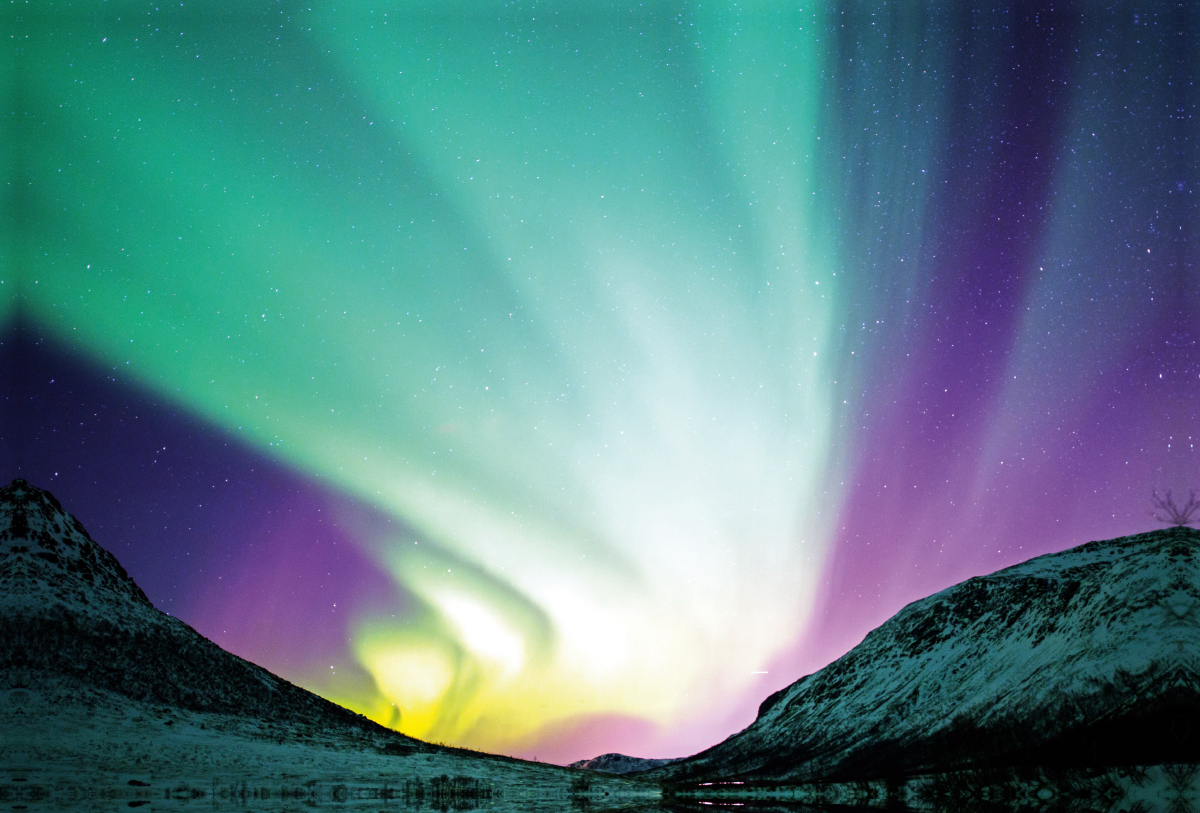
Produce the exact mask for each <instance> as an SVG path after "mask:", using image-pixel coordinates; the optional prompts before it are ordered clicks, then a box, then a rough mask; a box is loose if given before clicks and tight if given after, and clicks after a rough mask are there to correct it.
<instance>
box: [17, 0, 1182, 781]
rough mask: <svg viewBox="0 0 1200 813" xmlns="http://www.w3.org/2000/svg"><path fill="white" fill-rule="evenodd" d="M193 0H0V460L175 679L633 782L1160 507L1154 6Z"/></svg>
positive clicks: (1174, 149)
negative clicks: (115, 564) (873, 648)
mask: <svg viewBox="0 0 1200 813" xmlns="http://www.w3.org/2000/svg"><path fill="white" fill-rule="evenodd" d="M236 5H237V6H238V10H237V11H233V10H230V9H232V8H233V7H232V6H231V5H227V6H225V8H226V11H225V12H224V13H223V14H216V13H211V12H209V11H206V10H205V9H206V8H207V7H205V6H202V5H201V4H193V3H192V2H185V3H183V4H179V3H178V2H170V3H163V4H161V5H155V4H154V3H148V2H140V0H139V2H133V0H112V2H108V3H86V4H75V5H71V4H69V3H68V4H55V3H50V2H42V3H38V4H37V5H36V6H29V5H20V4H14V5H12V6H9V7H6V8H4V9H3V10H0V19H2V20H3V28H4V30H5V31H6V32H10V33H11V36H12V40H11V41H12V43H14V45H13V46H11V47H10V49H9V50H8V52H7V53H6V54H5V55H4V56H3V60H4V62H3V73H2V74H0V76H2V77H3V79H2V81H3V82H4V84H5V86H4V87H3V88H0V91H2V92H3V93H4V96H5V98H6V99H8V100H9V101H8V103H7V104H6V106H5V115H4V120H3V127H4V131H3V135H2V137H0V143H2V144H3V145H4V146H3V150H4V155H3V160H0V166H3V167H4V170H3V171H4V173H5V179H4V180H5V192H4V194H5V198H4V222H5V227H4V229H3V244H2V245H0V251H2V254H0V260H2V264H0V341H2V344H0V371H2V375H3V379H2V383H3V404H2V409H3V413H2V418H3V420H2V421H0V440H2V443H0V463H2V464H3V467H2V469H0V475H3V477H4V479H5V481H7V480H8V479H11V478H12V477H18V476H19V477H24V478H26V479H28V480H29V481H30V482H32V483H34V484H35V485H39V486H41V487H44V488H48V489H50V490H51V491H52V492H53V493H54V494H55V495H56V496H57V497H58V498H59V499H60V500H61V501H62V502H63V504H64V505H65V506H66V508H67V509H68V510H70V511H71V512H72V513H74V514H75V515H76V516H77V517H78V518H79V519H80V520H81V521H82V522H83V524H84V525H85V526H86V527H87V529H88V531H89V532H90V533H91V535H92V536H93V538H95V539H96V541H97V542H99V543H100V544H101V545H103V546H104V547H106V548H108V549H109V550H111V551H112V552H113V553H114V554H115V555H116V556H117V558H118V559H119V560H120V561H121V563H122V564H123V565H124V566H125V567H126V569H127V570H128V571H129V572H130V574H131V575H132V576H133V577H134V578H135V579H136V580H137V582H138V583H139V584H140V585H141V586H142V588H143V589H144V590H145V591H146V593H147V595H148V596H149V597H150V599H151V600H152V601H153V602H154V603H155V605H156V606H158V607H159V608H161V609H163V610H165V611H166V612H169V613H171V614H173V615H175V616H178V617H179V618H181V619H183V620H184V621H186V622H187V623H189V624H191V625H192V626H193V627H195V628H196V629H197V630H198V631H199V632H200V633H202V634H204V635H206V636H208V637H210V638H211V639H213V640H214V641H216V642H217V643H218V644H220V645H221V646H223V647H225V648H226V649H229V650H230V651H232V652H235V653H236V654H238V655H241V656H242V657H245V658H247V659H249V660H251V661H254V662H256V663H259V664H262V665H263V666H265V667H267V668H268V669H270V670H272V671H274V672H276V673H278V674H280V675H282V676H283V677H285V678H287V679H289V680H291V681H293V682H295V683H298V684H300V685H302V686H304V687H306V688H309V689H311V690H313V691H315V692H318V693H319V694H321V695H323V696H325V697H328V698H330V699H332V700H334V701H336V702H339V703H342V704H344V705H347V706H349V707H350V708H352V709H354V710H356V711H359V712H362V713H364V714H366V715H368V716H370V717H371V718H372V719H375V720H377V721H379V722H381V723H384V724H387V725H392V726H393V727H397V728H399V729H400V730H401V731H404V732H405V733H409V734H413V735H415V736H419V737H423V738H426V739H431V740H435V741H440V742H446V743H452V744H458V745H465V746H470V747H475V748H483V749H487V750H491V751H498V752H502V753H507V754H514V755H518V756H525V757H534V756H536V757H538V758H539V759H541V760H543V761H557V762H563V761H568V760H573V759H579V758H583V757H590V756H595V755H597V754H600V753H603V752H606V751H621V752H624V753H627V754H633V755H637V756H681V755H684V754H689V753H693V752H695V751H698V750H700V749H701V748H704V747H706V746H708V745H711V744H713V743H715V742H717V741H718V740H720V739H722V738H723V737H725V736H728V735H729V734H731V733H733V732H734V731H736V730H738V729H740V728H741V727H743V726H745V725H747V724H748V723H749V722H750V721H751V720H752V719H753V717H754V713H755V710H756V708H757V706H758V704H759V703H760V702H761V701H762V700H763V699H764V698H765V697H766V696H767V695H768V694H769V693H770V692H772V691H774V690H776V689H778V688H781V687H783V686H785V685H787V684H789V683H791V682H792V681H794V680H795V679H797V678H798V677H800V676H801V675H803V674H806V673H808V672H811V671H813V670H815V669H817V668H820V667H821V666H823V665H824V664H826V663H828V662H829V661H831V660H832V659H834V658H836V657H837V656H839V655H840V654H842V653H844V652H845V651H846V650H848V649H849V648H850V647H851V646H853V645H854V644H856V643H857V642H858V641H860V640H861V639H862V636H863V635H864V634H865V633H866V632H867V631H868V630H870V629H871V628H873V627H874V626H876V625H878V624H879V623H881V622H882V621H883V620H885V619H886V618H887V617H889V616H890V615H891V614H893V613H894V612H896V611H897V610H898V609H899V608H900V607H901V606H903V605H904V604H905V603H907V602H909V601H912V600H915V599H918V598H921V597H923V596H926V595H928V594H930V593H931V592H934V591H936V590H939V589H942V588H944V587H947V586H949V585H951V584H953V583H955V582H958V581H960V580H962V579H964V578H967V577H970V576H974V575H979V574H982V573H987V572H990V571H992V570H995V569H997V568H1000V567H1004V566H1007V565H1011V564H1014V563H1016V562H1019V561H1022V560H1024V559H1027V558H1029V557H1031V556H1034V555H1038V554H1042V553H1048V552H1052V551H1058V550H1062V549H1064V548H1067V547H1071V546H1074V545H1077V544H1081V543H1083V542H1086V541H1089V540H1092V539H1103V538H1110V537H1114V536H1119V535H1123V534H1129V533H1137V532H1141V531H1145V530H1150V529H1153V528H1155V527H1158V523H1156V522H1155V520H1154V519H1152V518H1151V517H1150V514H1149V512H1150V510H1151V507H1152V506H1151V493H1152V492H1154V491H1156V490H1157V492H1158V493H1159V494H1160V495H1161V494H1163V493H1164V492H1165V491H1166V490H1167V489H1172V491H1173V493H1175V494H1176V495H1179V494H1183V495H1185V496H1186V493H1187V491H1188V489H1190V488H1200V467H1198V465H1197V463H1198V461H1200V455H1198V454H1197V452H1196V450H1195V449H1194V442H1195V440H1196V438H1197V436H1200V350H1198V348H1197V339H1198V338H1200V277H1198V275H1197V268H1196V258H1197V243H1196V236H1197V230H1198V228H1200V218H1198V210H1197V207H1196V204H1195V201H1194V198H1193V194H1194V190H1195V188H1196V185H1197V182H1198V181H1200V177H1198V175H1200V157H1198V156H1197V152H1196V146H1195V144H1196V139H1197V136H1198V135H1200V132H1198V129H1197V125H1196V123H1195V119H1194V116H1195V114H1196V100H1197V94H1198V91H1197V89H1196V87H1195V85H1194V82H1193V77H1194V76H1195V75H1197V74H1198V73H1200V71H1198V68H1200V65H1198V64H1197V63H1198V62H1200V47H1197V45H1196V42H1197V37H1200V11H1197V9H1196V8H1195V7H1194V6H1193V5H1192V4H1181V6H1179V7H1174V6H1173V5H1172V4H1166V3H1145V4H1140V5H1139V4H1131V5H1122V6H1119V7H1118V8H1117V9H1116V10H1113V11H1109V12H1106V13H1097V14H1086V15H1084V14H1080V13H1078V12H1077V11H1073V10H1071V9H1070V8H1069V6H1067V5H1062V6H1057V7H1056V10H1055V11H1046V10H1045V9H1042V10H1041V11H1040V12H1039V11H1037V9H1038V8H1039V7H1041V6H1043V5H1044V4H1042V3H1029V4H1025V5H1021V4H1018V5H1017V6H1014V7H1013V8H1012V9H1010V10H1009V11H1005V12H997V13H989V14H967V13H963V12H962V11H961V10H960V9H958V8H957V7H955V6H947V7H944V8H936V9H930V10H927V11H926V12H924V13H923V14H913V13H904V12H902V11H897V9H896V8H895V7H894V5H887V4H884V3H882V2H881V3H875V4H866V3H862V4H845V5H841V4H837V3H831V4H828V5H821V4H810V3H803V4H798V3H794V4H789V5H790V7H792V8H793V9H794V10H792V11H788V12H786V13H784V12H779V11H778V6H779V5H781V4H776V3H762V4H754V3H750V4H744V5H748V6H749V7H750V8H749V10H746V9H745V8H743V7H742V6H741V5H735V4H733V3H711V4H710V3H704V4H698V3H665V2H663V3H654V2H648V3H628V4H608V3H583V2H568V1H567V0H563V2H541V3H520V2H517V3H499V2H492V0H478V1H477V2H468V1H467V0H463V2H461V3H450V2H444V0H443V1H442V2H436V3H435V2H429V3H424V2H420V0H414V2H409V3H399V2H397V3H390V4H389V3H381V4H372V3H369V2H364V0H349V1H348V2H340V3H331V2H326V1H325V0H320V2H306V3H303V4H300V3H291V2H278V3H276V2H258V3H254V2H247V3H238V4H236ZM756 5H758V6H759V7H758V8H755V6H756ZM930 5H931V6H932V5H934V4H930ZM964 5H965V4H964ZM900 6H901V7H902V9H907V10H909V11H911V7H910V5H909V4H900Z"/></svg>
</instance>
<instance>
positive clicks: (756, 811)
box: [0, 776, 1200, 813]
mask: <svg viewBox="0 0 1200 813" xmlns="http://www.w3.org/2000/svg"><path fill="white" fill-rule="evenodd" d="M138 808H140V809H143V810H146V811H150V810H188V811H247V813H267V812H268V811H269V812H270V813H311V811H314V810H327V811H347V813H351V812H352V811H381V812H382V811H396V812H397V813H400V812H401V811H404V812H405V813H408V811H413V813H416V811H428V812H430V813H432V812H433V811H437V813H447V811H463V812H464V813H466V812H469V811H488V812H489V813H517V812H518V811H520V812H521V813H609V812H610V811H612V813H618V811H619V813H713V811H714V810H715V809H718V808H736V809H737V813H834V811H842V813H850V811H868V810H874V811H878V810H888V811H900V813H904V812H905V811H909V812H910V813H967V812H969V811H979V813H1001V812H1002V811H1004V812H1008V811H1012V813H1018V811H1019V812H1020V813H1200V804H1197V800H1196V799H1195V798H1192V797H1191V795H1190V794H1183V795H1167V796H1163V797H1161V798H1157V799H1154V798H1149V799H1148V798H1142V799H1138V800H1136V801H1134V800H1131V799H1129V798H1121V799H1118V798H1096V797H1095V796H1092V795H1089V796H1088V797H1085V798H1065V797H1062V796H1059V797H1058V798H1056V799H1053V800H1031V799H1028V798H1026V799H1021V800H1018V799H1011V798H1010V799H998V798H990V799H989V798H962V797H960V798H956V799H953V800H949V799H943V800H929V801H928V802H927V803H923V804H921V805H919V806H917V807H912V806H908V805H906V804H903V803H901V802H899V801H898V800H896V799H890V800H882V799H881V800H879V801H877V802H875V803H873V804H870V805H867V806H853V805H812V804H806V803H801V802H786V801H762V800H757V801H756V800H744V801H738V800H732V799H722V800H701V799H680V798H666V799H660V800H653V801H650V800H648V799H647V798H646V797H645V796H641V797H627V798H614V797H613V796H611V795H609V794H607V793H603V792H600V793H592V792H570V793H567V792H558V793H549V794H547V793H545V792H544V789H539V788H532V787H523V786H520V787H509V788H503V789H497V788H493V787H491V786H489V785H487V784H486V783H481V782H480V781H478V780H476V779H472V778H469V777H448V776H443V777H437V778H434V779H433V780H429V781H422V780H419V779H410V780H401V781H382V780H381V781H380V782H379V783H377V784H349V783H342V782H329V781H319V780H307V781H300V780H299V779H296V780H293V781H283V782H281V781H280V780H279V779H278V778H277V777H276V778H274V779H270V780H262V781H254V780H251V779H236V780H233V779H226V780H221V779H212V780H209V781H207V782H195V781H174V782H172V781H168V780H154V781H143V780H139V779H131V780H128V781H126V782H125V783H123V784H120V785H111V786H107V787H94V786H92V787H85V786H81V785H74V784H71V783H69V782H61V783H55V784H37V783H32V782H31V783H24V784H22V783H19V782H16V783H9V784H7V785H4V786H0V810H27V811H62V813H99V812H100V811H104V812H105V813H112V812H113V811H128V810H130V809H138Z"/></svg>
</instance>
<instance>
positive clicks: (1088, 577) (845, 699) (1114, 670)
mask: <svg viewBox="0 0 1200 813" xmlns="http://www.w3.org/2000/svg"><path fill="white" fill-rule="evenodd" d="M1198 550H1200V532H1198V531H1195V530H1192V529H1189V528H1171V529H1167V530H1163V531H1157V532H1153V533H1146V534H1140V535H1138V536H1130V537H1122V538H1119V539H1112V540H1107V541H1100V542H1091V543H1089V544H1086V545H1082V546H1080V547H1077V548H1073V549H1071V550H1068V551H1064V552H1062V553H1056V554H1050V555H1047V556H1041V557H1038V558H1036V559H1032V560H1030V561H1027V562H1024V563H1022V564H1019V565H1016V566H1014V567H1010V568H1007V569H1005V570H1001V571H998V572H996V573H993V574H991V575H988V576H982V577H979V578H974V579H970V580H968V581H965V582H963V583H961V584H958V585H955V586H954V587H951V588H949V589H947V590H944V591H942V592H940V593H937V594H935V595H933V596H930V597H929V598H926V599H923V600H921V601H917V602H914V603H912V604H910V605H908V606H907V607H905V608H904V609H902V610H901V611H900V612H899V613H897V614H896V615H895V616H893V617H892V618H891V619H889V620H888V621H887V622H885V623H884V624H883V625H882V626H880V627H879V628H877V629H876V630H874V631H872V632H871V633H870V634H868V635H867V637H866V638H865V639H864V640H863V642H862V643H861V644H859V645H858V646H857V647H855V648H854V649H852V650H851V651H850V652H849V653H847V654H846V655H845V656H843V657H842V658H840V659H839V660H837V661H835V662H834V663H832V664H830V665H829V666H827V667H826V668H824V669H822V670H820V671H819V672H816V673H814V674H812V675H809V676H807V677H804V678H802V679H800V680H799V681H797V682H796V683H793V684H792V685H791V686H789V687H787V688H785V689H783V690H781V691H780V692H777V693H776V694H774V695H772V696H771V697H769V698H767V700H766V701H765V702H764V703H763V704H762V706H761V707H760V709H759V715H758V719H757V720H755V722H754V723H753V724H751V725H750V726H749V727H748V728H747V729H745V730H744V731H742V732H740V733H738V734H735V735H734V736H732V737H730V738H729V739H727V740H725V741H724V742H722V743H720V744H719V745H716V746H714V747H713V748H710V749H708V750H707V751H704V752H702V753H700V754H697V755H696V756H694V757H690V758H688V759H686V760H682V761H679V762H676V763H673V764H671V765H668V766H664V767H663V768H659V769H657V770H654V771H650V772H648V773H646V774H642V776H644V777H647V778H651V777H653V778H655V779H666V780H669V781H674V782H687V781H699V780H714V779H725V780H730V779H741V780H767V781H812V780H851V779H864V778H879V777H898V776H909V775H914V774H919V773H940V772H947V771H954V770H961V769H964V768H973V767H988V768H997V767H1018V766H1050V767H1061V768H1076V767H1101V766H1120V765H1149V764H1164V763H1172V762H1200V558H1198Z"/></svg>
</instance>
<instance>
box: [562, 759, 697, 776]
mask: <svg viewBox="0 0 1200 813" xmlns="http://www.w3.org/2000/svg"><path fill="white" fill-rule="evenodd" d="M674 761H675V760H673V759H643V758H641V757H627V756H625V755H624V754H601V755H600V756H598V757H592V758H591V759H581V760H579V761H578V762H572V763H571V765H570V767H572V768H579V769H580V770H584V771H603V772H604V773H615V774H630V773H640V772H641V771H649V770H652V769H653V768H659V767H662V766H663V765H666V764H668V763H670V762H674Z"/></svg>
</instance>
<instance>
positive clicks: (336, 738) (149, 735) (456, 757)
mask: <svg viewBox="0 0 1200 813" xmlns="http://www.w3.org/2000/svg"><path fill="white" fill-rule="evenodd" d="M0 772H3V774H4V777H6V778H3V780H2V781H0V801H4V802H6V803H7V802H8V801H17V802H21V803H24V806H25V807H28V806H29V804H31V803H37V804H36V805H35V807H37V809H42V808H44V809H48V810H51V809H59V808H60V807H61V806H62V805H64V804H67V803H72V804H73V802H72V801H71V800H78V799H79V798H89V799H94V798H97V793H100V791H98V790H97V789H103V788H106V787H108V788H110V789H111V788H112V787H113V785H112V783H113V782H114V781H116V780H117V779H120V780H121V781H120V782H119V783H118V786H119V789H121V792H122V793H125V794H126V795H128V794H130V793H135V792H136V793H141V794H143V796H144V794H145V793H147V792H148V791H144V790H139V789H144V788H148V787H151V786H153V785H154V783H158V785H157V786H156V790H155V793H156V795H155V797H154V798H157V799H159V800H160V801H162V800H163V799H164V798H169V799H177V800H181V801H183V802H186V801H187V800H189V799H191V800H197V799H201V798H208V797H210V796H211V797H212V798H213V800H214V801H215V800H216V798H217V796H218V795H219V796H220V797H221V798H226V797H229V798H239V796H238V794H244V793H246V792H248V790H247V789H248V788H249V789H250V790H252V791H253V794H254V798H255V799H259V800H289V799H290V800H301V799H304V800H307V801H308V802H311V803H313V804H319V803H322V802H328V801H331V800H332V801H345V800H346V799H347V798H350V797H351V796H353V798H359V799H372V800H374V799H392V798H396V799H401V800H404V801H406V803H409V804H418V805H420V804H432V805H433V806H435V807H440V809H446V808H447V807H450V806H453V807H455V809H467V808H469V807H472V806H474V805H475V804H476V803H479V802H480V800H487V801H488V804H490V805H494V804H495V802H496V800H497V799H501V798H504V799H508V800H510V801H512V802H514V803H515V802H520V806H521V807H522V808H523V809H524V808H531V809H532V808H536V807H537V800H539V799H540V800H542V801H547V800H549V801H548V804H550V807H551V808H552V809H554V810H559V809H562V807H563V805H564V804H566V802H564V800H567V799H571V800H574V802H579V801H582V802H587V800H588V799H592V798H603V797H609V800H610V801H611V800H615V799H616V798H618V797H620V798H631V799H632V798H645V797H651V796H656V795H657V793H658V789H657V787H653V786H648V785H645V784H640V783H634V782H631V781H628V780H623V779H620V778H618V777H603V776H597V775H594V774H586V773H583V772H580V771H573V770H569V769H566V768H560V767H557V766H550V765H542V764H539V763H532V762H525V761H522V760H517V759H512V758H509V757H502V756H496V755H491V754H482V753H478V752H473V751H466V750H462V749H456V748H448V747H443V746H436V745H431V744H429V743H424V742H420V741H418V740H415V739H412V738H410V737H406V736H404V735H402V734H399V733H397V732H395V731H391V730H389V729H387V728H384V727H383V726H380V725H377V724H375V723H373V722H371V721H370V720H368V719H366V718H365V717H362V716H360V715H358V714H355V713H354V712H351V711H349V710H348V709H345V708H342V707H341V706H338V705H336V704H334V703H331V702H329V701H327V700H325V699H323V698H321V697H318V696H317V695H314V694H312V693H311V692H308V691H306V690H304V689H302V688H300V687H298V686H295V685H293V684H291V683H289V682H288V681H286V680H283V679H282V678H280V677H277V676H276V675H273V674H271V673H270V672H268V671H266V670H265V669H262V668H261V667H258V666H255V665H254V664H252V663H249V662H247V661H245V660H243V659H241V658H239V657H237V656H235V655H232V654H230V653H229V652H226V651H224V650H223V649H221V648H220V647H218V646H217V645H216V644H214V643H213V642H212V641H209V640H208V639H206V638H204V637H203V636H201V635H200V634H199V633H197V632H196V631H195V630H193V629H192V628H191V627H189V626H188V625H187V624H185V623H183V622H182V621H180V620H179V619H177V618H172V617H171V616H168V615H166V614H165V613H163V612H160V611H159V610H157V609H155V607H154V606H153V605H152V604H151V603H150V602H149V600H147V598H146V595H145V594H144V593H143V592H142V590H141V589H140V588H139V587H138V586H137V584H135V583H134V581H133V580H132V579H131V578H130V577H129V575H128V574H127V573H126V572H125V570H124V569H123V568H122V567H121V565H120V564H119V563H118V562H117V560H116V558H115V557H113V556H112V554H110V553H109V552H108V551H106V550H104V549H103V548H101V547H100V546H99V545H98V544H96V542H94V541H93V540H92V539H91V537H89V536H88V534H87V531H85V530H84V528H83V526H82V525H81V524H80V523H79V522H78V521H77V520H76V519H75V518H74V517H72V516H70V515H69V514H67V513H66V512H65V511H64V510H63V508H62V506H61V505H60V504H59V503H58V501H57V500H56V499H55V498H54V496H53V495H51V494H50V493H49V492H47V491H43V490H41V489H39V488H35V487H33V486H31V485H30V484H29V483H27V482H25V481H24V480H14V481H13V482H12V484H10V485H9V486H7V487H6V488H2V489H0ZM10 779H11V782H12V783H18V784H4V783H5V782H8V781H9V780H10ZM125 780H128V782H126V781H125ZM256 783H257V784H256ZM218 788H223V790H220V791H219V793H218ZM322 788H323V789H324V790H322ZM348 788H349V790H348ZM239 789H240V790H239ZM159 791H162V792H165V793H166V794H167V796H166V797H164V796H162V795H161V793H160V792H159ZM113 792H116V791H113ZM56 794H57V795H56ZM80 794H82V796H81V795H80ZM172 794H175V795H174V796H173V795H172ZM214 794H216V795H214ZM230 794H232V796H230ZM272 794H274V795H272ZM354 794H357V795H354ZM99 798H101V800H102V801H104V800H105V799H109V800H111V799H112V798H121V799H124V798H125V796H121V795H118V796H115V797H114V796H112V795H111V793H110V794H109V795H107V796H105V795H104V793H101V795H100V797H99ZM132 798H133V801H131V802H130V804H131V805H133V804H135V803H136V804H137V805H140V804H146V803H148V802H147V801H145V799H143V798H142V796H136V797H132ZM522 800H524V801H522ZM574 802H570V804H574ZM104 803H105V804H108V802H104ZM72 809H74V808H72ZM105 809H108V808H105Z"/></svg>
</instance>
